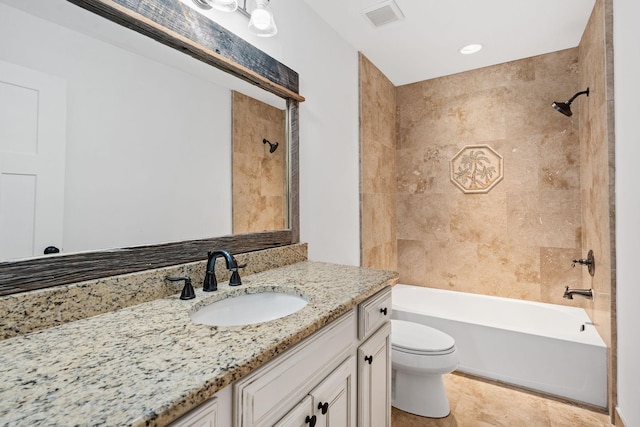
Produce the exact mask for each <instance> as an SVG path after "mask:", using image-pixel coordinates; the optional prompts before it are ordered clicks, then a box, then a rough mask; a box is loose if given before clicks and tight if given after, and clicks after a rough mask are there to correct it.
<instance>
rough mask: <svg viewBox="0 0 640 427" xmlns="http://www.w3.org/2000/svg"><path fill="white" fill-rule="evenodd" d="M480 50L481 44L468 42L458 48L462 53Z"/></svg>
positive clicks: (466, 53) (469, 53) (472, 52)
mask: <svg viewBox="0 0 640 427" xmlns="http://www.w3.org/2000/svg"><path fill="white" fill-rule="evenodd" d="M481 50H482V45H481V44H477V43H474V44H468V45H466V46H464V47H462V48H460V53H461V54H463V55H471V54H474V53H478V52H480V51H481Z"/></svg>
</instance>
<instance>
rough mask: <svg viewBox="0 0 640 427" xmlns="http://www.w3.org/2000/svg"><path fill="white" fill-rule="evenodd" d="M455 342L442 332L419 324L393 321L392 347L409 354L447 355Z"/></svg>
mask: <svg viewBox="0 0 640 427" xmlns="http://www.w3.org/2000/svg"><path fill="white" fill-rule="evenodd" d="M455 344H456V342H455V340H454V339H453V338H452V337H451V336H449V335H447V334H445V333H444V332H442V331H439V330H437V329H434V328H431V327H429V326H426V325H421V324H419V323H414V322H407V321H404V320H395V319H394V320H391V345H392V347H394V348H395V349H396V350H399V351H405V352H407V353H418V354H419V353H429V354H446V353H450V352H451V351H453V347H454V346H455Z"/></svg>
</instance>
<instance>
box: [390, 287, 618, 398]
mask: <svg viewBox="0 0 640 427" xmlns="http://www.w3.org/2000/svg"><path fill="white" fill-rule="evenodd" d="M392 298H393V311H392V315H391V318H393V319H400V320H408V321H411V322H416V323H422V324H424V325H427V326H431V327H434V328H436V329H439V330H441V331H443V332H446V333H447V334H449V335H451V336H452V337H453V338H454V339H455V340H456V346H457V348H458V352H459V354H460V367H459V368H458V370H459V371H462V372H466V373H469V374H472V375H477V376H480V377H485V378H489V379H493V380H497V381H502V382H505V383H509V384H514V385H518V386H521V387H525V388H528V389H532V390H536V391H540V392H543V393H547V394H551V395H555V396H560V397H563V398H567V399H570V400H574V401H579V402H583V403H588V404H591V405H595V406H599V407H602V408H604V407H606V406H607V348H606V346H605V344H604V342H603V341H602V338H600V336H599V335H598V332H597V331H596V328H595V326H594V325H593V324H592V323H591V321H590V319H589V317H588V316H587V313H586V312H585V311H584V310H583V309H580V308H574V307H565V306H560V305H554V304H544V303H536V302H529V301H522V300H516V299H509V298H499V297H492V296H486V295H476V294H470V293H464V292H455V291H447V290H440V289H432V288H423V287H418V286H410V285H396V286H394V287H393V291H392Z"/></svg>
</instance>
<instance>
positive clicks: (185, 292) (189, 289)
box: [166, 276, 196, 300]
mask: <svg viewBox="0 0 640 427" xmlns="http://www.w3.org/2000/svg"><path fill="white" fill-rule="evenodd" d="M166 279H167V280H168V281H170V282H179V281H181V280H184V288H182V293H181V294H180V299H184V300H187V299H194V298H195V297H196V292H195V291H194V290H193V286H192V285H191V279H190V278H189V276H183V277H166Z"/></svg>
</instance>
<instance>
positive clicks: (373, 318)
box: [358, 287, 391, 340]
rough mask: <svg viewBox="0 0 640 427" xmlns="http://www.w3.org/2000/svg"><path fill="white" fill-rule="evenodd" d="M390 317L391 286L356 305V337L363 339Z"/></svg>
mask: <svg viewBox="0 0 640 427" xmlns="http://www.w3.org/2000/svg"><path fill="white" fill-rule="evenodd" d="M390 318H391V287H387V288H385V289H383V290H381V291H380V292H378V293H377V294H375V295H374V296H372V297H371V298H369V299H368V300H366V301H365V302H363V303H362V304H360V305H359V306H358V339H360V340H363V339H365V338H367V337H368V336H369V335H370V334H372V333H373V332H375V331H377V330H378V328H379V327H380V326H382V325H383V324H384V323H385V322H387V321H388V320H389V319H390Z"/></svg>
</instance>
